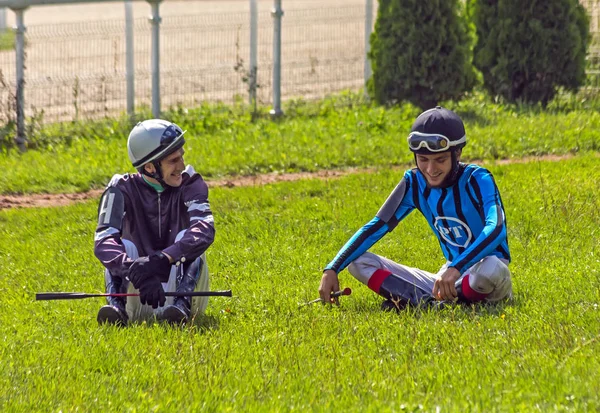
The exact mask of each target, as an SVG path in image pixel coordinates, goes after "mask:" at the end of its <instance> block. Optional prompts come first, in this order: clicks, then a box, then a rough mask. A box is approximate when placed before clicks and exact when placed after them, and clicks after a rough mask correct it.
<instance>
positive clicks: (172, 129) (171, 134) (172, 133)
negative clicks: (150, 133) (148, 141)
mask: <svg viewBox="0 0 600 413" xmlns="http://www.w3.org/2000/svg"><path fill="white" fill-rule="evenodd" d="M182 133H183V131H182V130H181V129H180V128H179V127H177V126H175V125H169V126H168V127H167V129H165V131H164V132H163V134H162V136H161V137H160V143H161V144H164V143H167V144H169V143H171V142H173V140H175V138H176V137H178V136H179V135H181V134H182Z"/></svg>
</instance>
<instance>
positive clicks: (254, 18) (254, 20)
mask: <svg viewBox="0 0 600 413" xmlns="http://www.w3.org/2000/svg"><path fill="white" fill-rule="evenodd" d="M256 2H257V0H250V72H249V73H248V92H249V98H250V105H251V106H255V105H256V83H257V79H256V78H257V72H258V65H257V57H256V55H257V47H258V45H257V42H258V34H257V33H258V6H257V4H256Z"/></svg>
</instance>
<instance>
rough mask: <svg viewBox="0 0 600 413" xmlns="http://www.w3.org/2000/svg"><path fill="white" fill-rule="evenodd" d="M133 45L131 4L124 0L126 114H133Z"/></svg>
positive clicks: (131, 116) (130, 117)
mask: <svg viewBox="0 0 600 413" xmlns="http://www.w3.org/2000/svg"><path fill="white" fill-rule="evenodd" d="M133 57H134V46H133V5H132V3H131V0H125V66H126V68H125V78H126V79H127V116H129V119H133V118H134V116H135V65H134V60H133Z"/></svg>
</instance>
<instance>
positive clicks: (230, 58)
mask: <svg viewBox="0 0 600 413" xmlns="http://www.w3.org/2000/svg"><path fill="white" fill-rule="evenodd" d="M192 3H193V5H194V8H193V11H191V12H186V11H185V5H186V4H188V5H189V4H192ZM217 3H218V0H215V1H212V2H206V1H188V2H181V1H164V2H162V3H161V6H160V7H161V15H163V17H162V23H161V26H160V29H161V43H160V66H161V75H160V80H161V103H162V107H163V108H166V107H169V106H173V105H184V106H192V105H196V104H198V103H200V102H204V101H225V102H231V101H233V100H234V99H236V98H241V99H244V100H247V96H248V81H247V74H248V70H249V50H250V23H249V22H250V17H249V16H250V6H249V1H248V0H238V1H229V2H228V3H227V4H230V5H231V6H230V7H229V8H228V9H227V7H218V10H215V7H214V5H215V4H217ZM581 3H582V4H583V5H584V6H585V7H586V8H587V10H588V12H589V14H590V16H591V21H590V29H591V31H592V33H593V34H595V35H597V34H598V33H599V32H600V0H587V1H586V0H581ZM181 4H184V9H183V10H182V11H181V12H180V13H179V14H178V13H177V10H179V9H176V8H177V7H179V8H181ZM223 4H225V2H223ZM204 5H206V7H204ZM271 5H272V1H267V0H264V1H263V0H261V1H259V12H258V37H257V39H258V42H257V51H258V78H257V82H258V85H259V88H258V93H257V98H258V101H259V103H261V104H265V105H266V104H269V103H270V102H271V96H272V87H273V84H272V77H273V76H272V63H273V18H272V16H271ZM86 6H87V5H82V6H80V7H81V8H82V9H81V10H82V11H85V7H86ZM106 6H107V7H108V6H109V5H106ZM145 6H146V9H147V12H146V13H144V17H136V18H135V19H134V24H133V29H134V50H135V53H134V62H135V102H136V106H138V107H139V106H140V105H146V106H150V104H151V96H152V93H151V76H152V74H151V68H150V59H151V57H150V55H151V25H150V22H149V21H148V18H147V17H146V16H147V15H148V14H150V6H149V5H148V4H145ZM283 6H284V12H285V14H284V17H283V34H282V56H281V60H282V69H281V94H282V97H283V98H284V99H285V98H291V97H304V98H308V99H311V98H319V97H323V96H325V95H327V94H329V93H333V92H336V91H340V90H344V89H352V90H358V89H359V88H361V87H362V86H363V84H364V56H365V41H364V36H365V17H366V16H365V0H322V1H320V2H314V1H313V2H311V1H310V0H307V1H301V0H296V1H284V2H283ZM45 7H48V6H39V9H43V8H45ZM110 7H112V8H115V9H118V11H119V13H118V14H119V15H120V16H121V17H120V18H111V19H109V20H89V16H86V19H87V20H88V21H85V22H70V23H60V24H38V23H36V24H31V25H27V15H28V13H29V12H30V11H28V12H27V13H25V23H26V25H27V31H26V34H25V42H26V46H25V51H26V58H25V66H26V69H25V87H24V102H25V109H24V110H25V116H28V117H29V116H34V115H38V116H39V118H40V119H41V120H42V121H44V122H49V121H58V120H72V119H76V118H94V117H96V118H97V117H102V116H109V115H115V114H117V113H121V112H124V111H125V109H126V93H127V85H126V52H125V43H126V42H125V18H124V15H125V13H124V8H123V3H120V2H114V3H111V4H110ZM32 9H33V8H32ZM224 9H227V10H224ZM36 10H37V8H36ZM47 10H49V9H47ZM54 12H56V11H54ZM375 12H376V11H375V10H373V13H375ZM82 17H83V15H82ZM595 37H596V36H595ZM599 45H600V42H596V41H594V42H593V44H592V46H591V48H590V56H592V57H596V58H598V57H600V47H599ZM15 66H16V63H15V52H14V50H4V51H0V72H1V73H0V117H2V118H3V120H4V121H7V117H9V116H11V109H12V110H14V93H15V92H14V91H15V87H16V85H15V78H16V73H15ZM11 102H12V103H11ZM42 113H43V115H40V114H42ZM12 116H14V115H12Z"/></svg>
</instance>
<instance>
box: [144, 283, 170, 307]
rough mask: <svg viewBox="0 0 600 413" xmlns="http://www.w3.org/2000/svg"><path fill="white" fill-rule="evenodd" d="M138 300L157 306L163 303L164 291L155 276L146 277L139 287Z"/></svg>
mask: <svg viewBox="0 0 600 413" xmlns="http://www.w3.org/2000/svg"><path fill="white" fill-rule="evenodd" d="M139 291H140V302H141V303H142V304H148V305H151V306H152V308H158V307H159V306H160V307H162V306H163V305H165V300H166V299H165V291H164V290H163V287H162V284H161V283H160V280H159V279H158V277H157V276H155V275H151V276H149V277H146V278H145V279H144V280H143V281H142V284H141V285H140V288H139Z"/></svg>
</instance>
